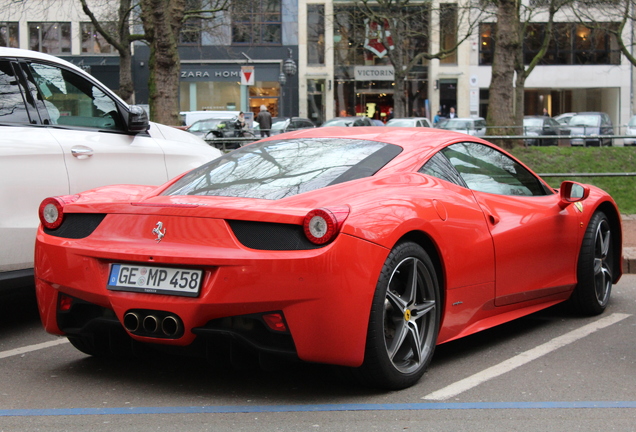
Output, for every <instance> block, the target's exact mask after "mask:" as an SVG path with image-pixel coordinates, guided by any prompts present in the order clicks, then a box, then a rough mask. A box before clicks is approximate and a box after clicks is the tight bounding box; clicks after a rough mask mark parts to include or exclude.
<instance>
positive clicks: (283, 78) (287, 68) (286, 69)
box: [278, 48, 298, 117]
mask: <svg viewBox="0 0 636 432" xmlns="http://www.w3.org/2000/svg"><path fill="white" fill-rule="evenodd" d="M287 49H288V50H289V58H287V59H286V60H285V61H284V62H283V64H282V67H281V72H280V75H279V76H278V82H279V83H280V85H281V89H282V91H283V92H282V98H281V101H282V102H283V111H289V117H291V116H292V92H291V91H288V93H289V94H290V96H289V110H286V109H285V105H286V102H285V101H284V99H285V84H286V83H287V81H288V78H291V77H293V76H294V75H296V72H297V71H298V66H296V62H295V61H294V59H292V50H291V48H287ZM282 114H283V116H284V115H285V113H284V112H283V113H282Z"/></svg>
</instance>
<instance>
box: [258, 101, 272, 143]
mask: <svg viewBox="0 0 636 432" xmlns="http://www.w3.org/2000/svg"><path fill="white" fill-rule="evenodd" d="M256 121H257V122H258V125H259V128H260V130H261V137H266V136H270V130H271V129H272V115H271V114H270V113H269V111H267V107H266V106H265V105H261V111H260V112H259V113H258V114H257V115H256Z"/></svg>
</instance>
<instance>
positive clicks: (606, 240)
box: [569, 211, 614, 315]
mask: <svg viewBox="0 0 636 432" xmlns="http://www.w3.org/2000/svg"><path fill="white" fill-rule="evenodd" d="M613 264H614V250H613V248H612V232H611V230H610V224H609V220H608V218H607V216H606V215H605V213H603V212H601V211H598V212H596V213H594V215H593V216H592V219H591V220H590V223H589V224H588V226H587V230H586V231H585V235H584V237H583V243H582V245H581V251H580V253H579V261H578V267H577V281H578V282H577V285H576V288H574V291H573V292H572V296H571V297H570V300H569V302H570V305H571V306H572V308H573V309H574V311H575V312H578V313H580V314H584V315H599V314H601V313H603V311H604V310H605V308H606V307H607V304H608V303H609V299H610V294H611V292H612V280H613V277H612V269H613V268H614V265H613Z"/></svg>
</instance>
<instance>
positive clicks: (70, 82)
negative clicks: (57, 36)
mask: <svg viewBox="0 0 636 432" xmlns="http://www.w3.org/2000/svg"><path fill="white" fill-rule="evenodd" d="M29 72H30V74H31V77H32V80H33V82H34V83H35V86H36V87H37V89H38V92H39V98H40V99H42V101H43V102H44V106H45V109H46V111H47V113H48V116H49V119H50V120H49V121H50V123H51V124H57V125H64V126H75V127H80V128H97V129H110V130H123V127H122V126H123V122H122V120H121V117H120V115H119V112H118V110H117V105H116V104H115V101H114V100H113V99H111V98H110V97H109V96H108V95H106V94H105V93H104V92H103V91H102V90H100V89H99V88H98V87H96V86H95V85H93V83H91V82H90V81H88V80H87V79H85V78H84V77H82V76H80V75H78V74H76V73H74V72H71V71H68V70H66V69H62V68H59V67H56V66H51V65H46V64H39V63H30V64H29Z"/></svg>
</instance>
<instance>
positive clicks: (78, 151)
mask: <svg viewBox="0 0 636 432" xmlns="http://www.w3.org/2000/svg"><path fill="white" fill-rule="evenodd" d="M71 154H72V155H73V156H74V157H76V158H78V159H88V158H89V157H91V156H93V149H92V148H90V147H86V146H82V145H78V146H74V147H72V148H71Z"/></svg>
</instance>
